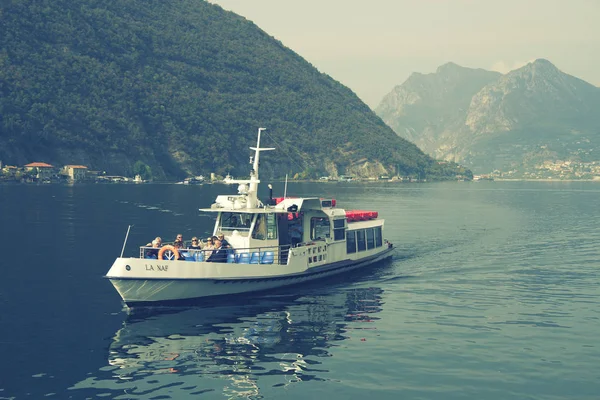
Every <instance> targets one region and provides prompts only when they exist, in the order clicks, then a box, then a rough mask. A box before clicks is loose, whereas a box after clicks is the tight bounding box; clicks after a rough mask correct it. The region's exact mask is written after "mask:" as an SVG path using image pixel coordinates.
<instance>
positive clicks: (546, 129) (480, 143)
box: [376, 59, 600, 172]
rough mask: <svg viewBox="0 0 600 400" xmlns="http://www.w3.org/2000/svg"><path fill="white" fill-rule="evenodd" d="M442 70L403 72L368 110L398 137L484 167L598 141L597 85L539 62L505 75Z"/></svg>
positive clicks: (571, 152) (567, 153)
mask: <svg viewBox="0 0 600 400" xmlns="http://www.w3.org/2000/svg"><path fill="white" fill-rule="evenodd" d="M447 65H448V64H447ZM444 69H445V68H444V67H440V68H439V69H438V71H436V73H435V74H430V75H420V77H422V79H425V80H427V83H428V84H427V85H420V86H416V85H414V78H413V77H412V76H411V78H409V79H408V80H407V81H406V82H405V83H404V84H402V85H401V86H399V87H396V88H394V90H393V91H392V92H391V93H390V94H388V95H387V96H386V97H385V98H384V99H383V101H382V104H381V105H380V106H379V107H378V108H377V110H376V112H377V113H378V114H379V115H380V116H381V117H382V119H383V120H384V121H385V122H386V123H388V124H389V125H390V127H392V129H394V130H395V131H396V133H398V135H400V136H403V137H406V138H408V139H409V140H413V141H414V142H415V143H416V144H417V145H419V146H420V147H421V148H422V149H423V150H424V151H426V152H428V153H430V154H431V155H433V156H434V157H436V158H443V159H446V160H452V161H457V162H460V163H463V164H465V165H466V166H467V167H470V168H472V169H473V171H474V172H486V171H487V170H489V169H494V168H498V169H510V168H526V165H525V164H527V159H528V158H531V156H532V154H536V152H539V151H541V149H543V152H544V153H546V154H547V153H548V151H547V150H548V149H549V148H551V149H552V152H550V153H551V154H554V155H555V156H556V157H564V158H569V157H570V158H572V157H581V156H582V154H584V153H585V154H587V153H586V151H585V149H582V148H581V147H582V146H581V143H582V142H584V143H587V144H586V145H585V146H583V147H586V146H587V147H590V148H593V146H595V143H596V142H599V143H598V144H599V145H600V115H599V113H598V112H597V110H600V88H597V87H595V86H593V85H590V84H588V83H586V82H584V81H582V80H581V79H578V78H576V77H573V76H571V75H568V74H565V73H563V72H561V71H560V70H559V69H558V68H556V67H555V66H554V65H553V64H552V63H550V62H549V61H547V60H543V59H540V60H536V61H535V62H532V63H529V64H527V65H526V66H524V67H522V68H519V69H517V70H514V71H511V72H509V73H508V74H506V75H500V74H497V73H493V72H487V71H482V70H470V69H467V68H462V67H458V66H453V69H457V70H460V71H461V73H460V74H456V73H455V74H454V75H450V74H448V73H447V72H445V71H444ZM486 80H487V81H486ZM432 91H435V92H437V95H436V96H432V95H430V93H431V92H432ZM400 94H401V95H400ZM415 98H417V99H419V100H418V101H417V102H415V101H411V102H410V103H409V102H407V101H405V99H415ZM417 104H418V106H416V105H417ZM407 132H410V134H407ZM577 148H579V150H577Z"/></svg>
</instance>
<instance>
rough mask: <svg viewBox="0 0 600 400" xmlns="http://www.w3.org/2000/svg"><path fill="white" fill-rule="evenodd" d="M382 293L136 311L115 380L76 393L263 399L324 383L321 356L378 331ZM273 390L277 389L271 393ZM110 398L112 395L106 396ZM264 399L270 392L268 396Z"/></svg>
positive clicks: (100, 380) (96, 380) (115, 363)
mask: <svg viewBox="0 0 600 400" xmlns="http://www.w3.org/2000/svg"><path fill="white" fill-rule="evenodd" d="M381 295H382V290H381V289H379V288H360V289H349V290H339V291H336V292H333V293H332V292H329V293H327V294H326V295H322V296H319V295H313V296H311V295H305V296H302V297H295V298H294V297H290V296H280V297H278V296H270V297H269V298H268V299H267V298H263V299H261V298H258V299H256V298H255V299H252V300H250V299H249V300H248V302H245V303H243V304H241V302H238V304H235V305H226V306H218V307H195V308H186V309H168V308H167V309H159V310H157V309H142V310H141V311H136V310H132V313H131V314H130V315H129V316H128V317H127V319H126V321H125V322H124V326H123V327H122V328H121V329H120V330H119V331H117V333H116V334H115V336H114V338H113V341H112V343H111V345H110V350H109V357H108V363H109V364H110V365H111V366H112V368H110V369H109V370H107V369H106V368H103V370H104V371H105V372H108V373H109V374H108V375H110V376H107V375H106V374H100V375H99V376H96V377H89V378H88V379H86V380H84V381H83V382H80V383H78V384H77V385H75V386H74V387H72V388H71V389H87V390H90V389H95V390H100V391H103V390H104V391H108V392H110V393H111V394H112V395H113V397H114V396H115V395H118V394H117V393H115V392H114V391H115V390H119V391H120V392H121V394H123V393H124V392H126V398H136V397H140V398H143V397H145V398H147V397H148V396H150V397H155V396H161V395H163V396H171V397H175V398H177V395H178V393H179V395H181V396H183V397H185V396H193V395H198V394H201V393H205V392H212V393H213V394H216V393H221V394H222V395H223V396H225V397H238V396H239V397H252V396H258V395H260V394H261V392H262V391H261V389H260V388H259V385H258V379H259V378H260V382H261V386H262V387H263V388H265V387H269V388H272V387H279V386H286V385H289V384H293V383H295V382H301V381H305V380H311V379H324V378H326V376H325V375H326V374H327V370H325V369H323V368H320V367H319V365H320V364H321V361H319V359H320V358H321V357H329V356H331V354H330V353H329V349H330V348H332V347H335V346H338V345H339V343H336V342H337V341H343V340H346V339H349V338H351V337H355V338H356V339H357V340H359V339H358V338H359V337H360V335H361V333H358V332H356V330H361V329H376V322H377V317H376V316H375V314H377V313H378V312H379V311H381V306H382V302H381ZM270 390H273V389H270ZM108 392H107V393H106V395H108ZM263 394H264V393H263Z"/></svg>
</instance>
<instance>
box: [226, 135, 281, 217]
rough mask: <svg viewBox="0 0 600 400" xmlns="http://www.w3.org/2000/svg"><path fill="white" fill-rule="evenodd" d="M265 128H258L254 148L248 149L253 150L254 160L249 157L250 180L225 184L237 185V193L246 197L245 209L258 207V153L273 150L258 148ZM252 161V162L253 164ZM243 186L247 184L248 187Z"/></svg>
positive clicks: (230, 181) (235, 180)
mask: <svg viewBox="0 0 600 400" xmlns="http://www.w3.org/2000/svg"><path fill="white" fill-rule="evenodd" d="M266 129H267V128H258V139H257V140H256V147H250V149H251V150H254V158H252V157H250V163H251V164H252V171H250V179H249V180H237V179H232V180H229V181H228V182H227V183H239V184H240V186H239V187H238V191H239V193H240V194H245V195H247V199H248V201H247V202H246V208H256V207H258V204H259V201H258V184H259V183H260V179H258V167H259V160H260V152H261V151H267V150H275V148H273V147H264V148H262V149H261V148H260V133H261V132H262V131H264V130H266ZM253 160H254V162H253ZM245 184H249V186H248V187H246V186H245Z"/></svg>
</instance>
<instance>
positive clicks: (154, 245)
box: [146, 238, 160, 258]
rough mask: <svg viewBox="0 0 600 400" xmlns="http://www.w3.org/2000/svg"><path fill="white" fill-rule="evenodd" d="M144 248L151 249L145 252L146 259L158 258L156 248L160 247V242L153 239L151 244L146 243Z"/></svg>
mask: <svg viewBox="0 0 600 400" xmlns="http://www.w3.org/2000/svg"><path fill="white" fill-rule="evenodd" d="M158 239H160V238H158ZM146 247H152V248H151V249H147V250H146V258H158V248H159V247H160V242H159V241H158V240H156V239H154V240H153V241H152V242H151V243H148V244H147V245H146Z"/></svg>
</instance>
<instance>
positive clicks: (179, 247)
mask: <svg viewBox="0 0 600 400" xmlns="http://www.w3.org/2000/svg"><path fill="white" fill-rule="evenodd" d="M173 247H175V248H176V249H177V251H178V252H179V258H178V260H185V257H184V256H183V242H182V241H181V240H175V241H174V242H173Z"/></svg>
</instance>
